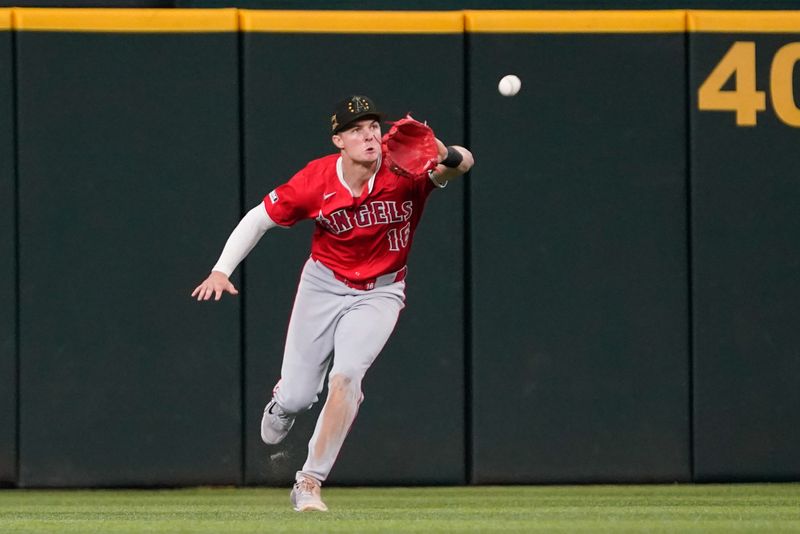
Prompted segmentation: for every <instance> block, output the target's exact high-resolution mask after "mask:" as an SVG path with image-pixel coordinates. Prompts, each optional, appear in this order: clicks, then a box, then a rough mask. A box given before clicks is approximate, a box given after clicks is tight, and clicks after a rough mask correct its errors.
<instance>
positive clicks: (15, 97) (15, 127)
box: [10, 9, 22, 486]
mask: <svg viewBox="0 0 800 534" xmlns="http://www.w3.org/2000/svg"><path fill="white" fill-rule="evenodd" d="M15 19H16V10H15V9H12V10H11V30H10V33H11V106H12V110H13V114H12V133H11V137H12V150H13V160H14V161H13V168H14V177H13V195H14V214H13V220H14V222H13V224H14V229H13V231H14V349H13V350H14V387H15V391H14V397H15V399H16V406H15V421H14V424H15V431H14V482H15V485H17V486H19V479H20V470H21V461H20V456H21V455H20V450H21V449H20V443H21V437H20V436H21V430H22V424H21V415H22V409H21V404H22V403H21V401H20V399H21V393H22V384H21V382H20V380H21V378H22V358H21V345H22V341H21V331H20V324H21V320H20V315H21V312H20V306H21V302H22V298H21V295H20V285H21V284H20V272H19V268H20V237H19V236H20V231H19V230H20V207H19V204H20V192H19V189H20V180H19V89H18V85H19V79H18V60H17V46H18V44H17V32H16V31H15V29H14V28H16V20H15Z"/></svg>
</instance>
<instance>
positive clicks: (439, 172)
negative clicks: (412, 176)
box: [432, 138, 475, 184]
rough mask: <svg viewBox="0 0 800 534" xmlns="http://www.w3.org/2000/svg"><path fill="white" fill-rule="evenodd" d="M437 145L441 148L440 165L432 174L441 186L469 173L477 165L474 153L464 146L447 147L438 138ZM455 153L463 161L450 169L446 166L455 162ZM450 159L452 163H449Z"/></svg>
mask: <svg viewBox="0 0 800 534" xmlns="http://www.w3.org/2000/svg"><path fill="white" fill-rule="evenodd" d="M436 145H437V147H438V148H439V164H438V165H437V166H436V169H434V170H433V172H432V174H433V178H434V179H435V180H436V181H437V182H438V183H440V184H444V183H445V182H449V181H450V180H452V179H453V178H457V177H459V176H461V175H462V174H464V173H466V172H469V170H470V169H471V168H472V166H473V165H474V164H475V160H474V159H473V157H472V152H470V151H469V150H467V149H466V148H464V147H463V146H458V145H450V146H449V147H447V146H445V144H444V143H443V142H442V141H441V140H440V139H438V138H437V139H436ZM453 151H455V152H458V154H459V155H460V156H461V161H459V162H458V163H457V165H456V166H455V167H450V166H447V165H445V164H448V165H449V164H450V161H453V157H454V155H453V154H452V152H453ZM448 158H449V159H450V161H448ZM455 158H456V159H458V156H457V155H455ZM442 162H444V163H445V164H443V163H442Z"/></svg>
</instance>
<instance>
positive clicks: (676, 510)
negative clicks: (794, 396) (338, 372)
mask: <svg viewBox="0 0 800 534" xmlns="http://www.w3.org/2000/svg"><path fill="white" fill-rule="evenodd" d="M323 497H324V498H325V501H326V502H327V504H328V506H329V507H330V509H331V511H330V512H329V513H327V514H321V513H304V514H299V513H296V512H293V511H292V510H291V508H290V506H289V501H288V490H285V489H271V488H270V489H253V488H244V489H236V488H195V489H177V490H158V491H150V490H96V491H91V490H74V491H48V490H0V532H2V533H10V532H58V533H82V534H84V533H91V532H104V533H105V532H109V533H116V532H148V533H151V532H208V533H215V534H216V533H229V532H230V533H237V534H238V533H248V532H313V533H316V534H323V533H327V532H391V533H404V532H425V533H427V532H506V533H513V532H614V533H616V532H764V533H776V532H800V484H731V485H669V486H535V487H532V486H506V487H463V488H325V489H324V491H323Z"/></svg>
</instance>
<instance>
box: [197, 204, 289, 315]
mask: <svg viewBox="0 0 800 534" xmlns="http://www.w3.org/2000/svg"><path fill="white" fill-rule="evenodd" d="M275 226H277V225H276V224H275V222H274V221H273V220H272V219H270V217H269V215H268V214H267V212H266V210H265V208H264V204H263V203H259V204H258V205H257V206H256V207H254V208H253V209H251V210H250V211H249V212H247V214H246V215H245V216H244V217H242V220H241V221H240V222H239V224H238V225H237V226H236V228H234V230H233V232H231V235H230V237H229V238H228V241H227V242H226V243H225V248H223V249H222V254H221V255H220V257H219V260H218V261H217V264H216V265H214V267H213V268H212V269H211V274H209V275H208V278H206V279H205V280H203V282H202V283H201V284H200V285H199V286H197V287H196V288H195V289H194V291H192V295H191V296H192V298H194V297H197V300H198V301H201V300H209V299H211V296H212V295H213V296H214V300H219V299H221V298H222V295H223V294H224V293H230V294H231V295H238V294H239V291H238V290H237V289H236V287H234V285H233V284H232V283H231V281H230V275H231V273H232V272H233V271H234V269H236V266H237V265H239V263H241V261H242V260H243V259H244V258H245V256H247V255H248V254H249V253H250V251H251V250H253V247H255V246H256V243H258V241H259V240H260V239H261V236H263V235H264V233H265V232H266V231H267V230H269V229H270V228H274V227H275Z"/></svg>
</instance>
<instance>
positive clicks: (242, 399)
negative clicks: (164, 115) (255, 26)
mask: <svg viewBox="0 0 800 534" xmlns="http://www.w3.org/2000/svg"><path fill="white" fill-rule="evenodd" d="M237 21H238V22H239V31H237V33H236V54H237V62H236V64H237V69H238V73H237V74H238V83H239V88H238V89H239V90H238V95H239V102H238V119H239V215H240V217H241V216H243V215H244V206H245V176H246V175H245V165H246V162H245V161H246V160H245V139H244V137H245V129H244V121H245V111H244V102H245V100H244V97H245V95H244V90H245V87H244V75H245V74H244V64H243V63H244V53H243V50H244V35H243V32H242V31H241V17H239V16H238V12H237ZM246 269H247V267H246V265H245V262H242V264H241V265H240V266H239V288H240V289H241V290H242V291H240V292H239V351H240V352H239V411H240V412H239V417H240V425H239V432H240V436H241V438H240V439H241V441H240V450H239V454H240V456H241V464H240V469H241V472H240V477H239V483H240V485H243V484H244V483H245V482H246V480H247V329H246V322H247V321H246V319H247V307H246V306H245V304H246V302H247V291H244V287H245V280H246V274H247V270H246Z"/></svg>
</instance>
